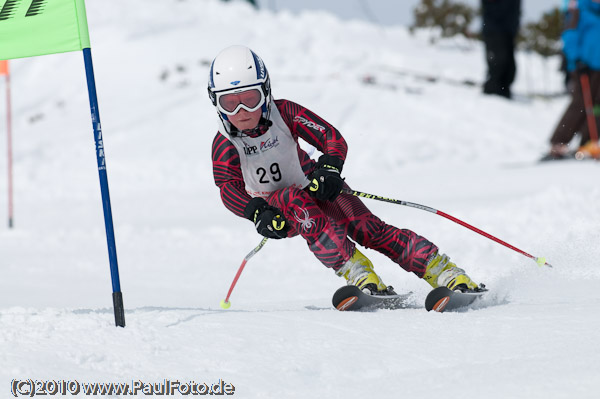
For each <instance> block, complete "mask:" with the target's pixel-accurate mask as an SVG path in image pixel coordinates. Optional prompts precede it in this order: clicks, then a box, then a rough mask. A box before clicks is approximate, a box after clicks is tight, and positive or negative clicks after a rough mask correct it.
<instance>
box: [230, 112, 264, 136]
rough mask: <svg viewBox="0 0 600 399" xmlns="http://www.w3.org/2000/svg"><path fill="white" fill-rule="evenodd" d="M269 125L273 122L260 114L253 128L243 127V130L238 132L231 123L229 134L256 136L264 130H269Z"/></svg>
mask: <svg viewBox="0 0 600 399" xmlns="http://www.w3.org/2000/svg"><path fill="white" fill-rule="evenodd" d="M271 126H273V122H271V121H270V120H268V119H266V118H265V117H263V116H261V117H260V120H259V121H258V125H256V127H255V128H254V129H244V130H242V131H241V132H240V131H239V130H238V129H237V128H236V127H235V126H233V124H232V125H231V135H232V136H237V137H244V136H248V137H258V136H261V135H263V134H264V133H266V131H267V130H269V128H270V127H271Z"/></svg>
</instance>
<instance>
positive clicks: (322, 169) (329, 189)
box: [308, 154, 344, 201]
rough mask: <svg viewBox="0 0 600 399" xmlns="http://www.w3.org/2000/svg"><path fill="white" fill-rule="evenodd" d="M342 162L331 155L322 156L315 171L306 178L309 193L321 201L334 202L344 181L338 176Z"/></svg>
mask: <svg viewBox="0 0 600 399" xmlns="http://www.w3.org/2000/svg"><path fill="white" fill-rule="evenodd" d="M343 166H344V161H342V160H341V159H339V158H336V157H334V156H331V155H327V154H323V155H321V156H320V157H319V162H317V169H315V171H314V172H312V173H311V175H310V176H309V177H308V179H309V180H310V184H309V185H308V190H309V193H310V194H311V195H312V196H314V197H316V198H317V199H319V200H321V201H334V200H335V199H336V198H337V196H338V195H340V192H341V191H342V188H343V187H344V179H342V177H341V176H340V173H341V172H342V167H343Z"/></svg>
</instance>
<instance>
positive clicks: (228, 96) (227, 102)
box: [215, 87, 265, 115]
mask: <svg viewBox="0 0 600 399" xmlns="http://www.w3.org/2000/svg"><path fill="white" fill-rule="evenodd" d="M215 95H216V102H217V104H216V105H217V108H218V109H219V111H221V112H222V113H224V114H225V115H235V114H237V113H238V111H239V110H240V109H242V108H243V109H245V110H246V111H248V112H254V111H256V110H257V109H259V108H260V107H262V105H263V104H264V103H265V94H264V93H263V91H262V90H261V89H260V88H259V87H250V88H246V89H243V90H240V91H234V92H231V91H230V92H226V93H215Z"/></svg>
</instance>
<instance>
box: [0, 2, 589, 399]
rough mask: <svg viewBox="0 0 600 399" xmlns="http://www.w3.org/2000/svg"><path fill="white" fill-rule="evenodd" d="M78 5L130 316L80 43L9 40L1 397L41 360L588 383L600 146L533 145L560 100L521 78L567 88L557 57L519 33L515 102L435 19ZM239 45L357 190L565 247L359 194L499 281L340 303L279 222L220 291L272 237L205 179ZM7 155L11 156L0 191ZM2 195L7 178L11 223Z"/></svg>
mask: <svg viewBox="0 0 600 399" xmlns="http://www.w3.org/2000/svg"><path fill="white" fill-rule="evenodd" d="M107 4H108V5H109V6H107ZM114 8H118V10H119V12H118V13H114ZM87 9H88V22H89V25H90V35H91V39H92V48H93V56H94V66H95V72H96V79H97V82H96V83H97V87H98V96H99V104H100V116H101V120H102V128H103V133H104V143H105V147H106V156H107V171H108V178H109V184H110V191H111V200H112V206H113V218H114V223H115V234H116V240H117V252H118V257H119V267H120V277H121V285H122V290H123V297H124V303H125V307H126V322H127V327H126V328H124V329H121V328H115V327H114V317H113V313H112V301H111V296H110V290H111V284H110V278H109V277H110V275H109V266H108V256H107V251H106V241H105V240H106V239H105V234H104V225H103V215H102V207H101V202H100V190H99V187H98V176H97V167H96V160H95V157H94V150H93V148H94V147H93V141H92V140H93V136H92V131H91V126H90V120H89V107H88V103H87V92H86V87H85V76H84V69H83V62H82V57H81V54H77V53H69V54H59V55H52V56H45V57H37V58H32V59H22V60H14V61H12V62H11V70H12V72H13V74H12V94H13V111H14V126H13V131H14V162H15V171H14V178H15V224H16V228H15V229H13V230H8V229H7V228H6V227H5V226H4V227H0V266H1V270H2V278H1V279H0V293H1V294H0V365H2V367H0V396H1V397H9V391H10V387H11V381H12V380H13V379H28V378H31V379H38V380H44V379H45V380H60V379H65V380H78V381H80V382H129V383H131V382H132V381H138V380H142V381H144V382H149V383H152V382H162V381H163V380H164V379H172V380H179V381H190V380H193V381H196V382H206V383H208V384H212V383H216V382H218V381H219V380H224V381H226V382H229V383H231V384H233V385H234V386H235V394H234V397H241V398H307V397H328V398H358V397H365V396H367V395H368V396H372V397H378V396H383V395H385V396H390V395H394V396H398V397H407V398H430V397H437V396H439V395H442V394H443V395H447V394H448V392H454V393H455V394H456V393H458V394H461V395H462V394H476V395H477V396H480V397H485V398H507V397H510V398H594V397H596V395H597V392H596V391H597V384H596V382H595V381H596V379H597V376H598V375H599V374H600V366H599V364H600V362H599V360H600V352H598V350H596V349H595V342H596V340H597V332H598V330H599V328H600V317H599V316H598V312H597V309H596V308H595V303H596V302H597V301H598V300H599V299H600V294H598V290H597V286H598V282H599V280H600V269H599V268H598V267H597V266H598V259H600V250H599V249H598V239H599V238H600V237H599V234H598V225H599V221H600V218H599V215H600V201H599V199H600V189H599V188H598V187H597V186H596V185H595V184H594V183H595V180H594V179H595V176H596V175H597V173H598V168H599V166H598V164H597V163H594V162H570V161H566V162H562V163H552V164H544V165H536V164H535V163H534V162H535V160H536V159H537V158H539V157H540V156H541V154H542V153H543V152H544V151H545V150H546V149H547V141H548V138H549V136H550V134H551V132H552V129H553V128H554V125H555V123H556V122H557V121H558V119H559V118H560V115H561V113H562V112H563V110H564V108H565V107H566V105H567V103H568V99H567V98H566V97H557V98H554V99H550V100H544V99H541V98H529V97H527V96H526V95H527V94H528V93H532V92H535V93H556V92H559V91H560V90H561V84H562V83H561V81H562V77H561V75H560V74H559V73H558V71H557V66H558V63H559V60H557V59H549V60H547V61H543V60H541V59H539V58H538V57H535V56H533V55H531V54H525V53H519V54H518V55H517V60H518V70H519V72H518V77H517V81H516V83H515V85H514V86H513V89H514V91H515V93H516V100H515V101H510V102H509V101H505V100H503V99H501V98H494V97H488V96H484V95H482V94H481V93H480V89H479V87H477V86H475V87H469V86H464V85H457V84H454V83H452V82H451V80H455V81H461V80H466V79H468V80H472V81H476V82H480V81H482V80H483V77H484V75H485V67H484V64H483V63H484V58H483V48H482V46H481V44H480V43H475V42H468V41H464V40H459V39H452V40H448V41H441V42H439V43H438V44H437V45H432V44H430V42H429V35H430V34H431V33H428V32H420V33H418V34H417V35H415V36H411V35H410V34H409V33H408V31H407V30H406V29H405V28H403V27H395V28H383V29H382V28H379V27H376V26H372V25H369V24H366V23H362V22H357V21H351V22H342V21H340V20H338V19H337V18H335V17H333V16H331V15H329V14H326V13H323V12H306V13H302V14H299V15H296V14H291V13H288V12H281V13H277V14H274V13H272V12H269V11H260V12H256V11H254V10H253V9H251V8H250V7H249V6H247V5H246V4H244V3H239V2H238V3H232V4H226V3H221V2H218V1H214V0H204V1H200V2H175V1H171V2H143V3H142V1H141V0H136V1H129V2H118V3H117V1H116V0H112V1H107V0H104V1H102V2H100V1H99V0H88V1H87ZM257 27H260V28H257ZM307 27H310V29H307ZM235 43H241V44H246V45H248V46H250V47H251V48H253V49H254V50H255V51H256V52H257V53H259V54H260V55H261V57H262V58H263V59H264V60H265V63H266V64H267V67H268V68H269V72H270V74H271V81H272V84H273V92H274V95H275V97H277V98H288V99H290V100H293V101H296V102H298V103H300V104H302V105H305V106H307V107H309V108H310V109H312V110H313V111H315V112H316V113H318V114H319V115H321V116H323V117H324V118H325V119H326V120H328V121H329V122H330V123H332V124H333V125H334V126H336V127H337V128H339V129H340V130H341V132H342V134H343V135H344V137H345V138H346V140H347V141H348V144H349V153H348V160H347V162H346V165H345V167H344V175H345V177H346V179H347V182H348V183H349V184H350V185H351V187H353V188H355V189H357V190H361V191H365V192H369V193H374V194H378V195H383V196H387V197H392V198H397V199H402V200H406V201H410V202H416V203H420V204H423V205H426V206H430V207H434V208H436V209H440V210H442V211H444V212H446V213H449V214H451V215H453V216H455V217H458V218H459V219H461V220H464V221H465V222H467V223H470V224H472V225H474V226H477V227H478V228H480V229H482V230H484V231H486V232H488V233H490V234H492V235H494V236H496V237H498V238H500V239H502V240H504V241H507V242H508V243H510V244H512V245H514V246H516V247H518V248H520V249H522V250H524V251H526V252H529V253H531V254H532V255H534V256H544V257H546V258H547V260H548V262H550V263H551V264H552V265H553V266H554V267H553V268H552V269H550V268H540V267H538V266H537V265H536V264H535V263H534V262H533V261H531V260H530V259H527V258H526V257H523V256H521V255H519V254H517V253H515V252H513V251H511V250H509V249H507V248H505V247H503V246H501V245H499V244H497V243H494V242H492V241H490V240H488V239H486V238H484V237H481V236H479V235H478V234H476V233H474V232H472V231H469V230H467V229H465V228H463V227H461V226H459V225H457V224H455V223H452V222H451V221H449V220H446V219H444V218H440V217H439V216H436V215H433V214H430V213H427V212H422V211H420V210H416V209H411V208H407V207H402V206H395V205H391V204H384V203H378V202H375V201H369V200H365V201H366V202H367V205H368V206H369V208H370V209H371V210H373V211H374V212H375V213H376V214H377V215H379V216H380V217H381V218H382V219H384V220H385V221H387V222H389V223H392V224H394V225H397V226H399V227H403V228H409V229H412V230H414V231H416V232H417V233H419V234H421V235H423V236H425V237H427V238H429V239H431V240H432V241H433V242H435V243H436V244H437V245H438V246H439V247H440V249H441V251H443V252H445V253H447V254H448V255H450V256H451V258H452V260H454V261H456V262H457V264H458V265H460V266H461V267H463V268H465V269H466V270H467V271H468V273H469V274H470V275H471V277H473V278H474V279H475V280H476V281H479V282H484V283H485V284H486V285H487V286H488V288H490V290H491V291H490V292H489V294H488V295H486V297H484V298H483V299H482V300H481V301H480V302H479V303H478V304H477V305H475V306H474V307H473V309H471V310H468V311H464V312H456V313H444V314H432V313H427V312H425V311H424V309H406V310H397V311H377V312H365V313H342V312H337V311H335V310H333V308H332V307H331V302H330V300H331V295H332V294H333V292H334V291H335V290H336V289H337V288H338V287H339V286H340V285H342V284H343V282H342V280H340V279H339V278H337V277H336V276H335V275H334V274H333V273H332V272H331V271H329V270H326V269H325V268H323V267H322V266H321V265H320V264H319V263H318V262H317V261H316V259H314V257H312V256H311V254H310V253H309V251H308V250H307V248H306V245H305V244H304V243H303V242H302V240H300V239H293V240H281V241H273V240H271V241H269V242H268V243H267V244H266V245H265V247H264V248H263V249H262V250H261V251H260V252H259V253H258V254H256V255H255V257H253V258H252V259H251V260H250V261H249V262H248V265H247V266H246V269H245V270H244V272H243V274H242V277H241V279H240V280H239V282H238V284H237V287H236V288H235V291H234V292H233V295H232V298H231V302H232V307H231V308H230V309H229V310H226V311H224V310H221V309H220V308H219V301H220V300H221V299H223V298H224V297H225V294H226V293H227V289H228V288H229V284H230V282H231V279H232V278H233V276H234V275H235V272H236V271H237V268H238V267H239V264H240V262H241V261H242V259H243V257H244V256H245V255H246V254H247V253H248V251H250V250H251V249H252V248H253V247H254V246H256V245H257V244H258V243H259V242H260V239H261V237H260V236H258V235H257V234H256V233H255V231H254V229H253V226H252V225H251V224H250V223H248V222H244V221H242V220H240V219H238V218H236V217H235V216H233V215H231V214H230V213H229V212H228V211H227V210H226V209H225V208H224V207H223V206H222V204H221V203H220V198H219V194H218V190H217V189H216V187H215V186H214V183H213V181H212V171H211V163H210V146H211V143H212V139H213V137H214V134H215V132H216V127H217V123H216V117H215V114H214V109H213V108H212V106H211V104H210V102H209V101H208V99H207V98H206V89H205V87H206V77H207V74H208V66H209V64H208V63H209V62H210V60H212V58H213V57H214V56H215V55H216V53H217V52H218V51H219V50H220V49H222V48H224V47H226V46H228V45H230V44H235ZM407 71H413V72H414V71H419V72H423V73H424V74H430V75H434V76H439V77H441V78H443V79H440V81H438V82H437V83H431V82H427V81H425V80H423V79H420V78H418V76H415V74H414V73H412V74H411V73H409V72H407ZM161 75H162V76H166V78H165V79H164V80H161V78H160V77H161ZM367 76H368V77H371V82H372V83H373V84H364V83H363V79H364V78H365V77H367ZM444 79H445V80H444ZM2 87H3V86H2V85H0V89H1V88H2ZM4 106H5V104H4V99H3V98H2V99H0V109H4ZM5 153H6V144H5V140H0V154H5ZM317 155H318V154H315V155H314V156H317ZM6 172H7V171H6V162H0V176H1V177H0V193H6V191H7V183H6V179H5V177H4V176H6ZM6 209H7V198H6V196H5V195H2V196H0V220H6V217H7V214H6ZM366 254H367V255H368V256H369V257H370V258H371V260H372V261H373V262H374V263H375V265H376V270H377V271H378V272H379V274H380V275H381V276H382V278H383V280H384V281H385V282H386V283H387V284H392V285H393V286H394V287H395V288H396V290H397V291H398V292H406V291H413V292H414V293H415V296H416V297H417V298H418V299H419V300H420V301H421V302H422V301H424V299H425V296H426V294H427V292H428V286H427V284H425V283H424V282H422V281H420V280H418V279H417V278H416V277H415V276H414V275H411V274H408V273H405V272H404V271H402V270H401V269H400V268H399V267H397V266H396V265H395V264H393V263H392V262H390V261H389V260H388V259H387V258H385V257H383V256H382V255H380V254H378V253H374V252H373V251H370V250H367V251H366ZM102 397H121V396H118V395H112V396H108V395H106V396H102Z"/></svg>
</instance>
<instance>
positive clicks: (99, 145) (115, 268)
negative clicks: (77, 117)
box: [83, 48, 125, 327]
mask: <svg viewBox="0 0 600 399" xmlns="http://www.w3.org/2000/svg"><path fill="white" fill-rule="evenodd" d="M83 60H84V63H85V75H86V77H87V86H88V94H89V97H90V111H91V113H92V127H93V129H94V140H95V142H96V159H97V161H98V174H99V176H100V191H101V193H102V207H103V209H104V226H105V227H106V242H107V244H108V260H109V262H110V277H111V280H112V288H113V307H114V311H115V325H116V326H118V327H125V309H124V308H123V294H122V293H121V283H120V281H119V265H118V263H117V246H116V244H115V231H114V227H113V220H112V210H111V207H110V194H109V192H108V177H107V174H106V159H105V156H104V144H103V140H102V127H101V125H100V112H99V111H98V98H97V96H96V80H95V78H94V66H93V64H92V51H91V49H90V48H84V49H83Z"/></svg>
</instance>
